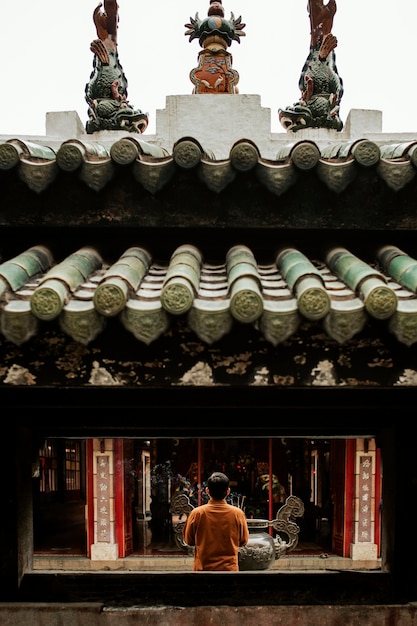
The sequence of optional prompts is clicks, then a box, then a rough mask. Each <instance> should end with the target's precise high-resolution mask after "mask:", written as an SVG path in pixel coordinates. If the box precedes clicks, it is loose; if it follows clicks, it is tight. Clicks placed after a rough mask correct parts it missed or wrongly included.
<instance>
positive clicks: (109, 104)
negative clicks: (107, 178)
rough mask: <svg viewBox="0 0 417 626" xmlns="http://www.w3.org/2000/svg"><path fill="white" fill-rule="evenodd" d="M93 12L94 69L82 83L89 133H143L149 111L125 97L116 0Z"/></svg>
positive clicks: (109, 0) (125, 87) (98, 7)
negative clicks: (136, 107) (132, 103)
mask: <svg viewBox="0 0 417 626" xmlns="http://www.w3.org/2000/svg"><path fill="white" fill-rule="evenodd" d="M102 6H103V4H102V3H100V4H99V5H98V6H97V7H96V9H95V10H94V13H93V20H94V24H95V26H96V31H97V37H98V39H95V40H94V41H93V42H92V43H91V45H90V50H91V52H93V54H94V60H93V71H92V73H91V75H90V80H89V82H88V83H87V84H86V86H85V98H86V101H87V103H88V116H89V120H88V121H87V123H86V131H87V133H88V134H92V133H94V132H97V131H100V130H124V131H129V132H133V133H143V132H144V131H145V130H146V128H147V126H148V121H149V117H148V113H143V112H142V111H141V110H140V109H135V108H134V107H133V106H132V105H131V104H130V103H129V101H128V99H127V84H128V83H127V78H126V76H125V74H124V71H123V68H122V66H121V64H120V61H119V55H118V51H117V28H118V26H117V25H118V21H119V15H118V8H119V7H118V4H117V0H104V10H102Z"/></svg>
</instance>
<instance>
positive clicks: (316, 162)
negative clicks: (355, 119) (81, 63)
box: [0, 136, 417, 196]
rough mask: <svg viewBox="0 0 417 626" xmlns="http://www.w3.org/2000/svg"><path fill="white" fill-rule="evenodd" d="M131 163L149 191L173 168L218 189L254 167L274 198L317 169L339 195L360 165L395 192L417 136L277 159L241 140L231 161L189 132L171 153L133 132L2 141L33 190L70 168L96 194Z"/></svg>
mask: <svg viewBox="0 0 417 626" xmlns="http://www.w3.org/2000/svg"><path fill="white" fill-rule="evenodd" d="M126 166H130V167H131V168H132V173H133V176H134V178H135V180H136V181H137V182H138V183H139V184H140V185H142V186H143V187H144V188H145V189H146V190H147V191H149V192H150V193H152V194H154V193H157V192H158V191H160V190H161V189H162V188H163V187H164V186H165V185H166V184H167V183H168V182H169V181H170V180H171V179H172V178H173V176H174V174H175V171H176V170H177V168H182V169H192V168H197V167H198V175H199V178H200V179H201V180H202V181H203V182H204V184H205V185H206V186H207V187H208V188H209V189H210V190H212V191H214V192H216V193H219V192H221V191H222V190H223V189H225V188H226V187H227V186H228V185H229V184H230V183H231V182H232V181H233V180H234V178H235V176H236V173H237V172H247V171H249V170H255V172H256V175H257V177H258V179H259V181H260V182H261V183H262V184H263V185H264V186H265V187H266V188H267V189H268V190H269V191H270V192H272V193H273V194H275V195H277V196H279V195H281V194H283V193H284V192H285V191H286V190H287V189H289V188H291V187H292V186H294V184H295V183H296V181H297V179H298V175H299V174H300V173H302V172H303V171H307V170H314V171H315V173H316V174H317V176H318V178H319V179H320V180H321V181H322V182H323V183H324V184H325V185H326V186H327V187H328V188H329V189H330V190H332V191H334V192H336V193H341V192H342V191H344V190H345V189H346V188H347V186H348V185H349V184H350V183H351V182H352V181H353V180H354V179H355V177H356V176H357V173H358V166H359V167H360V168H361V167H362V168H369V167H376V169H377V172H378V175H379V177H380V178H381V179H382V180H384V181H385V183H386V184H387V185H388V187H390V188H391V189H393V190H394V191H398V190H400V189H402V188H403V187H405V186H406V185H407V184H408V183H409V182H410V181H411V180H413V179H414V177H415V176H416V172H417V140H416V141H410V142H406V143H392V144H387V145H378V144H377V143H375V142H373V141H370V140H368V139H359V140H355V141H352V142H345V143H338V142H333V143H331V144H330V145H328V146H326V147H323V148H319V146H318V145H317V144H316V143H315V142H314V141H311V140H300V141H296V142H292V143H288V144H285V145H284V146H282V147H281V148H280V149H279V151H278V153H277V155H276V158H275V159H274V160H271V159H265V158H263V157H262V156H261V153H260V150H259V149H258V147H257V145H256V144H255V143H254V142H253V141H251V140H249V139H241V140H239V141H238V142H236V143H235V144H234V145H233V146H232V147H231V149H230V153H229V158H227V159H221V160H218V159H216V157H215V155H214V154H212V153H211V152H209V153H208V152H206V151H205V150H204V148H203V147H202V146H201V145H200V143H199V142H198V141H197V140H196V139H194V138H192V137H184V138H182V139H180V140H178V141H177V142H176V143H175V145H174V146H173V148H172V151H168V150H166V149H165V148H162V147H159V146H157V145H155V144H152V143H148V142H145V141H142V140H140V139H137V138H135V137H132V136H128V137H125V138H121V139H119V140H117V141H115V142H114V143H113V144H112V145H111V146H110V147H108V146H107V145H106V144H101V143H99V142H89V143H87V142H82V141H80V140H78V139H69V140H67V141H64V142H63V143H62V144H61V145H60V147H59V148H58V149H57V150H53V149H52V148H50V147H48V146H44V145H40V144H38V143H32V142H29V141H23V140H21V139H8V140H7V141H4V142H2V143H0V170H3V171H7V170H12V169H14V168H17V169H18V173H19V176H20V178H21V179H22V180H23V181H24V182H25V183H26V184H27V185H28V187H29V188H30V189H32V190H33V191H35V192H36V193H41V192H42V191H44V190H45V189H46V188H47V187H48V186H49V185H50V184H51V183H52V182H53V181H54V179H55V178H56V176H57V174H58V172H59V171H65V172H74V173H76V174H77V175H78V176H79V177H80V178H81V180H82V181H83V182H84V183H85V184H86V185H87V186H88V187H90V188H91V189H93V190H94V191H100V190H101V189H103V188H104V187H105V186H106V185H107V184H108V183H109V182H110V181H111V179H112V178H113V177H114V175H115V172H116V168H117V167H126Z"/></svg>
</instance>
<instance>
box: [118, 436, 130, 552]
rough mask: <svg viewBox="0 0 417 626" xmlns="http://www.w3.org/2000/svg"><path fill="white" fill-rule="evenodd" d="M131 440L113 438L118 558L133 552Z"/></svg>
mask: <svg viewBox="0 0 417 626" xmlns="http://www.w3.org/2000/svg"><path fill="white" fill-rule="evenodd" d="M132 463H133V440H130V439H115V440H114V508H115V520H114V521H115V537H116V543H117V544H118V546H119V558H124V557H125V556H128V555H129V554H131V553H132V552H133V519H132V518H133V516H132V512H133V494H134V482H133V480H134V477H133V474H132V469H133V468H132Z"/></svg>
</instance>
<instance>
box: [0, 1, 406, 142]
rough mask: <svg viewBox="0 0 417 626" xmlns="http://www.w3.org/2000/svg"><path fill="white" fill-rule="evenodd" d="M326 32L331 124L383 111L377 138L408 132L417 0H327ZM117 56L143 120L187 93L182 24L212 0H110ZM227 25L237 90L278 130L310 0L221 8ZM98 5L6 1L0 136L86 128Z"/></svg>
mask: <svg viewBox="0 0 417 626" xmlns="http://www.w3.org/2000/svg"><path fill="white" fill-rule="evenodd" d="M336 1H337V12H336V15H335V17H334V20H333V29H332V32H333V34H334V35H335V36H336V37H337V39H338V46H337V48H336V64H337V68H338V73H339V76H340V77H341V78H342V80H343V86H344V94H343V97H342V100H341V108H340V118H341V119H342V121H343V122H346V118H347V116H348V113H349V111H350V110H351V109H375V110H380V111H382V112H383V131H384V132H411V131H414V130H416V135H417V76H416V74H415V72H414V63H415V60H416V46H415V41H416V29H417V0H396V2H389V1H387V0H385V1H383V0H336ZM118 3H119V28H118V36H117V37H118V52H119V60H120V63H121V65H122V67H123V70H124V73H125V76H126V78H127V81H128V100H129V102H130V104H131V105H132V106H133V107H134V108H136V109H141V110H142V111H143V112H147V113H149V126H148V128H147V130H146V132H145V134H144V135H143V137H144V139H146V135H147V134H153V133H154V132H155V116H156V109H163V108H165V98H166V96H168V95H179V94H180V95H183V94H191V93H192V88H193V84H192V83H191V81H190V78H189V73H190V71H191V70H192V69H193V68H194V67H196V65H197V57H198V52H199V51H200V49H201V48H200V45H199V43H198V40H197V39H194V40H193V41H191V42H189V40H188V39H189V38H188V36H186V35H185V34H184V33H185V31H186V28H185V26H184V25H185V24H186V23H187V22H189V21H190V17H193V18H194V17H195V14H196V13H198V14H199V16H200V18H205V17H206V16H207V11H208V8H209V0H151V1H150V2H149V1H147V2H145V1H144V0H118ZM222 3H223V7H224V11H225V17H226V18H227V19H229V18H230V14H231V13H232V12H233V14H234V16H235V18H237V17H239V16H241V17H242V22H243V23H245V24H246V27H245V28H244V32H245V33H246V36H244V37H241V39H240V43H238V42H236V41H233V43H232V45H231V46H230V47H229V48H228V50H229V52H230V53H231V54H232V56H233V69H235V70H236V71H237V72H238V73H239V77H240V78H239V83H238V85H237V86H238V89H239V92H240V93H241V94H258V95H260V96H261V104H262V106H264V107H267V108H270V110H271V130H272V132H285V131H284V129H283V128H282V127H281V126H280V124H279V122H278V109H279V108H285V107H287V106H288V105H292V104H293V103H294V102H296V101H297V100H298V99H299V97H300V91H299V89H298V80H299V77H300V73H301V69H302V67H303V64H304V61H305V60H306V58H307V55H308V52H309V46H310V22H309V17H308V12H307V0H222ZM98 4H99V2H98V0H72V1H71V2H63V1H62V0H3V1H2V11H1V15H2V29H3V32H2V36H1V39H2V42H3V45H2V50H3V55H2V56H3V62H2V74H3V81H2V83H3V89H2V97H1V98H0V135H1V134H16V135H25V134H28V135H44V134H45V115H46V113H47V112H50V111H77V112H78V115H79V116H80V119H81V122H82V123H83V125H84V124H85V122H86V121H87V118H88V116H87V108H88V107H87V103H86V101H85V96H84V89H85V85H86V83H87V82H88V81H89V78H90V74H91V72H92V69H93V53H92V52H91V51H90V43H91V42H92V41H93V40H94V39H96V38H97V33H96V29H95V26H94V22H93V18H92V15H93V11H94V9H95V8H96V7H97V6H98Z"/></svg>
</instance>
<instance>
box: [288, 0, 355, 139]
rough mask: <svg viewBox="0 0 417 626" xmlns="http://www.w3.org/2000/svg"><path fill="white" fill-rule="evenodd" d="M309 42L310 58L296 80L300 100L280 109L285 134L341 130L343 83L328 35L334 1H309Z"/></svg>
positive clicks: (331, 22) (333, 39)
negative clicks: (303, 131)
mask: <svg viewBox="0 0 417 626" xmlns="http://www.w3.org/2000/svg"><path fill="white" fill-rule="evenodd" d="M308 11H309V15H310V26H311V40H310V54H309V55H308V57H307V60H306V62H305V64H304V67H303V69H302V72H301V76H300V80H299V83H298V85H299V88H300V90H301V98H300V100H299V101H298V102H296V103H295V104H294V105H293V106H289V107H288V108H286V109H279V110H278V116H279V121H280V122H281V125H282V126H283V127H284V128H285V129H286V130H287V131H297V130H300V129H302V128H307V127H310V128H331V129H334V130H337V131H340V130H342V128H343V122H342V121H341V119H340V117H339V109H340V100H341V98H342V95H343V82H342V79H341V78H340V76H339V74H338V72H337V68H336V57H335V52H334V49H335V48H336V46H337V39H336V37H335V36H334V35H333V34H332V33H331V29H332V25H333V18H334V15H335V13H336V1H335V0H329V1H328V3H327V4H324V3H323V0H309V1H308Z"/></svg>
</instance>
